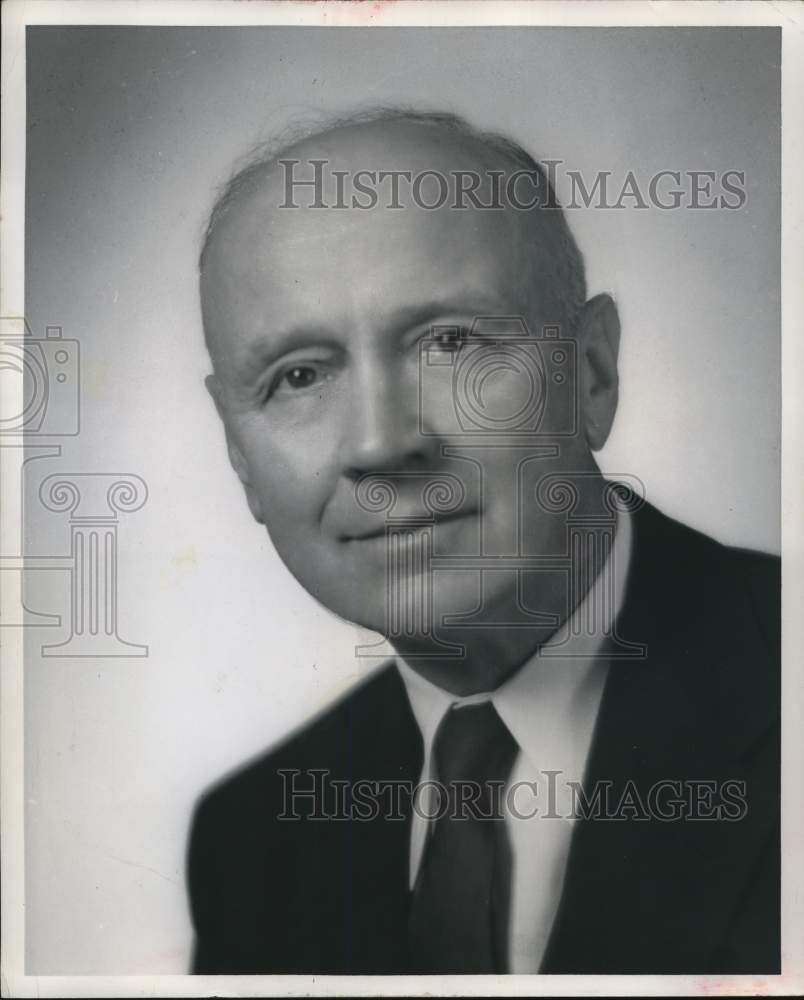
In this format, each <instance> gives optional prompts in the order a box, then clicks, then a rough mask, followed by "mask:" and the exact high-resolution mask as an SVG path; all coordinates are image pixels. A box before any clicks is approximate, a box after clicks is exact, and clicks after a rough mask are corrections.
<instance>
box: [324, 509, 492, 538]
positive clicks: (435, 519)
mask: <svg viewBox="0 0 804 1000" xmlns="http://www.w3.org/2000/svg"><path fill="white" fill-rule="evenodd" d="M476 513H477V512H476V511H474V510H461V511H454V512H452V513H449V514H436V515H435V516H429V517H428V518H427V519H425V518H424V517H422V519H421V520H417V519H415V518H413V517H411V518H410V519H409V520H407V521H406V520H405V519H399V520H395V521H394V522H393V523H390V524H383V525H382V527H380V528H372V529H371V530H369V531H361V532H352V533H350V534H346V535H342V536H341V541H342V542H347V543H353V542H377V541H385V539H386V538H387V537H388V530H389V528H393V529H395V530H396V531H397V532H399V533H405V534H409V533H411V532H416V533H421V532H422V531H424V529H426V528H430V527H433V528H435V530H436V531H438V529H439V527H441V526H442V525H446V524H455V523H456V522H459V521H467V520H469V519H470V518H473V517H475V515H476Z"/></svg>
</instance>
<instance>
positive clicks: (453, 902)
mask: <svg viewBox="0 0 804 1000" xmlns="http://www.w3.org/2000/svg"><path fill="white" fill-rule="evenodd" d="M518 749H519V748H518V747H517V744H516V742H515V740H514V738H513V737H512V736H511V734H510V733H509V731H508V729H507V728H506V727H505V724H504V723H503V721H502V719H501V718H500V717H499V715H498V714H497V711H496V709H495V708H494V706H493V705H492V703H491V702H490V701H486V702H482V703H480V704H476V705H465V706H457V707H453V708H451V709H450V710H449V711H448V712H447V713H446V715H445V716H444V718H443V719H442V720H441V724H440V726H439V727H438V730H437V732H436V736H435V740H434V742H433V761H434V766H435V777H436V779H437V780H438V782H439V783H440V786H441V788H442V795H444V800H443V802H442V807H443V815H442V809H438V818H437V819H436V820H435V822H434V823H433V825H432V826H431V829H430V837H429V839H428V841H427V844H426V846H425V849H424V855H423V857H422V862H421V865H420V867H419V874H418V877H417V879H416V885H415V887H414V890H413V898H412V900H411V910H410V919H409V925H408V930H409V939H408V940H409V946H410V971H411V972H414V973H427V972H430V973H443V974H448V973H492V972H505V971H506V966H507V946H508V909H509V902H510V887H511V850H510V845H509V843H508V838H507V835H506V831H505V821H504V816H503V812H502V809H501V803H502V800H503V797H504V789H505V783H506V782H507V780H508V777H509V775H510V773H511V769H512V767H513V764H514V760H515V758H516V755H517V751H518ZM437 802H438V793H436V795H435V796H434V803H433V807H432V812H436V806H437ZM447 803H448V805H447Z"/></svg>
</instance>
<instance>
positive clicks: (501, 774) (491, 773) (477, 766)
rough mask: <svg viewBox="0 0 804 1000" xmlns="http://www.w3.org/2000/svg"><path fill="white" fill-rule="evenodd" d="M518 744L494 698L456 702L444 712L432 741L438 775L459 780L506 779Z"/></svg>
mask: <svg viewBox="0 0 804 1000" xmlns="http://www.w3.org/2000/svg"><path fill="white" fill-rule="evenodd" d="M517 749H518V748H517V744H516V741H515V740H514V738H513V736H512V735H511V733H510V732H509V731H508V728H507V727H506V725H505V723H504V722H503V721H502V719H501V718H500V716H499V715H498V714H497V710H496V708H495V707H494V705H493V704H492V702H491V701H483V702H480V703H478V704H474V705H453V706H452V707H451V708H450V709H449V710H448V711H447V712H446V714H445V715H444V718H443V719H442V720H441V724H440V726H439V727H438V730H437V731H436V735H435V740H434V741H433V762H434V764H435V771H436V777H437V778H438V780H439V781H440V782H442V784H445V785H449V784H451V783H453V782H456V781H477V782H489V781H501V782H502V781H505V780H506V779H507V778H508V775H509V773H510V771H511V767H512V766H513V763H514V758H515V757H516V753H517Z"/></svg>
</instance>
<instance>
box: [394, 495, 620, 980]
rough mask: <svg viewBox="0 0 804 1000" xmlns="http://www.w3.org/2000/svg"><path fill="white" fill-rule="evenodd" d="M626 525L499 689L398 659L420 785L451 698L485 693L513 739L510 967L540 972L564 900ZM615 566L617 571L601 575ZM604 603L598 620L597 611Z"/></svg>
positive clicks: (421, 830)
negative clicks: (443, 677) (456, 687)
mask: <svg viewBox="0 0 804 1000" xmlns="http://www.w3.org/2000/svg"><path fill="white" fill-rule="evenodd" d="M631 532H632V529H631V523H630V520H629V517H628V515H627V514H625V513H622V512H621V513H620V514H619V517H618V524H617V531H616V534H615V537H614V543H613V546H612V551H611V554H610V556H609V559H610V563H609V564H608V567H604V569H603V570H602V571H601V572H600V573H599V574H598V576H597V578H596V579H595V582H594V583H593V584H592V586H591V587H590V589H589V591H588V592H587V594H586V597H585V598H584V600H583V601H582V602H581V603H580V604H579V605H578V606H577V607H576V609H575V611H574V612H573V614H572V616H571V617H570V619H569V620H568V621H567V622H565V623H564V625H563V626H562V628H561V629H559V631H558V633H557V634H556V635H555V636H554V637H553V638H552V639H551V640H550V642H548V643H545V644H544V646H543V647H541V649H539V650H537V652H536V653H534V655H533V656H532V657H531V658H530V659H529V660H528V661H527V662H526V663H525V665H524V666H523V667H522V668H521V669H520V670H518V671H517V672H516V674H514V676H513V677H511V678H510V679H509V680H507V681H506V682H505V683H504V684H502V685H501V686H500V687H498V688H497V689H496V690H494V691H491V692H487V693H483V694H475V695H470V696H469V697H466V698H459V697H456V696H455V695H454V694H452V693H450V692H449V691H445V690H444V689H443V688H440V687H437V686H436V685H435V684H432V683H431V682H430V681H428V680H425V678H424V677H422V676H421V675H420V674H418V673H416V671H415V670H413V669H412V668H411V667H410V666H409V665H408V664H407V663H405V662H404V661H403V660H402V659H401V658H399V657H398V658H397V666H398V669H399V672H400V674H401V676H402V680H403V681H404V683H405V687H406V689H407V693H408V697H409V699H410V704H411V708H412V710H413V715H414V717H415V719H416V722H417V723H418V725H419V729H420V730H421V733H422V737H423V741H424V767H423V769H422V775H421V781H422V782H425V781H428V780H430V779H431V778H432V777H433V774H432V747H433V739H434V737H435V732H436V729H437V728H438V725H439V723H440V722H441V719H442V718H443V716H444V714H445V712H446V711H447V710H448V709H449V707H450V706H451V705H454V704H468V703H472V702H478V701H485V700H489V699H490V700H491V701H492V702H493V704H494V707H495V708H496V710H497V713H498V714H499V716H500V718H501V719H502V721H503V722H504V723H505V725H506V726H507V727H508V729H509V731H510V733H511V735H512V736H513V737H514V739H515V740H516V742H517V743H518V744H519V754H518V755H517V758H516V760H515V762H514V767H513V770H512V772H511V777H510V779H509V783H508V789H507V797H506V799H505V801H506V802H509V801H512V802H513V804H514V808H515V810H516V812H517V813H519V815H520V816H524V817H529V818H522V819H520V818H517V816H516V815H515V814H514V813H513V812H512V811H509V810H508V809H506V811H505V823H506V830H507V832H508V836H509V839H510V843H511V853H512V884H511V914H510V921H509V942H508V958H509V971H510V972H513V973H537V972H538V971H539V967H540V965H541V962H542V958H543V955H544V951H545V948H546V946H547V941H548V938H549V935H550V931H551V929H552V926H553V921H554V919H555V915H556V911H557V909H558V903H559V900H560V898H561V890H562V886H563V883H564V872H565V869H566V864H567V855H568V854H569V846H570V838H571V835H572V826H573V820H572V818H571V812H572V800H571V792H570V789H569V787H568V785H567V781H578V782H580V781H582V780H583V777H584V772H585V769H586V762H587V757H588V755H589V747H590V744H591V741H592V734H593V731H594V726H595V721H596V719H597V713H598V709H599V707H600V699H601V697H602V694H603V685H604V683H605V679H606V674H607V669H608V663H607V661H606V660H605V659H604V658H602V657H600V655H599V654H600V652H601V646H602V645H603V643H604V641H605V635H606V634H607V633H608V632H609V626H610V625H611V624H612V623H613V621H614V620H615V618H616V616H617V614H618V613H619V611H620V608H621V605H622V600H623V594H624V591H625V582H626V576H627V573H628V566H629V563H630V557H631ZM613 567H614V568H615V569H614V571H613V572H611V573H607V569H612V568H613ZM609 588H611V589H609ZM601 609H602V615H603V621H600V617H599V616H600V614H601ZM596 616H597V617H596ZM595 618H596V620H597V621H598V622H599V624H600V625H601V626H602V627H600V628H598V629H596V630H595V629H592V630H591V633H592V634H590V632H589V631H587V629H585V628H577V626H579V625H580V624H581V623H588V622H589V621H593V620H595ZM576 631H577V633H578V634H575V632H576ZM557 654H558V655H557ZM549 771H558V772H560V774H558V775H557V776H555V777H554V778H551V777H550V776H549V775H548V774H547V773H546V772H549ZM520 782H522V783H525V782H527V783H533V784H532V785H531V784H527V785H526V784H518V783H520ZM514 786H515V787H514ZM432 794H433V789H432V786H430V785H426V784H425V785H424V786H423V788H422V789H421V797H420V799H419V805H420V807H421V808H419V809H418V810H414V813H413V824H412V827H411V843H410V885H411V888H412V887H413V885H414V883H415V880H416V874H417V872H418V870H419V865H420V863H421V859H422V854H423V852H424V846H425V841H426V838H427V828H428V825H429V823H428V820H426V819H425V818H423V816H422V815H421V814H422V813H423V814H424V815H425V816H426V815H433V814H434V813H435V812H436V811H437V806H436V807H435V808H434V807H433V804H432V803H433V799H432ZM536 810H538V812H536ZM534 812H535V813H536V814H535V815H533V814H534Z"/></svg>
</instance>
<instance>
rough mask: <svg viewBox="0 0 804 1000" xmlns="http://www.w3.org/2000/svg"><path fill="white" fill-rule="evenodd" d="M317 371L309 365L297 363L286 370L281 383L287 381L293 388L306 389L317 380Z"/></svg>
mask: <svg viewBox="0 0 804 1000" xmlns="http://www.w3.org/2000/svg"><path fill="white" fill-rule="evenodd" d="M316 376H317V372H316V370H315V368H310V367H309V365H295V366H294V367H293V368H290V369H288V371H286V372H284V374H283V375H282V377H281V378H280V384H281V383H285V384H286V385H287V386H288V387H289V388H291V389H306V388H307V387H308V386H311V385H312V384H313V382H315V380H316Z"/></svg>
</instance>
